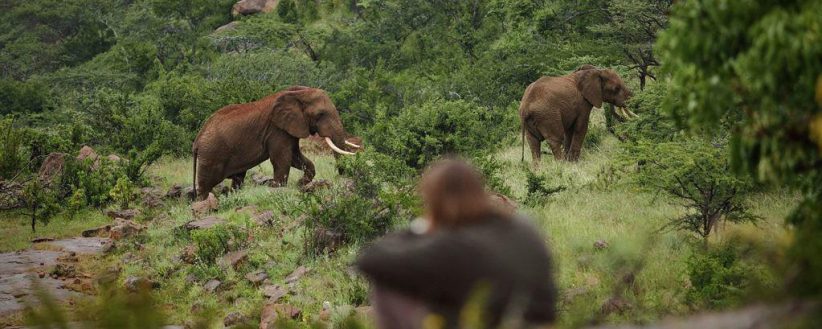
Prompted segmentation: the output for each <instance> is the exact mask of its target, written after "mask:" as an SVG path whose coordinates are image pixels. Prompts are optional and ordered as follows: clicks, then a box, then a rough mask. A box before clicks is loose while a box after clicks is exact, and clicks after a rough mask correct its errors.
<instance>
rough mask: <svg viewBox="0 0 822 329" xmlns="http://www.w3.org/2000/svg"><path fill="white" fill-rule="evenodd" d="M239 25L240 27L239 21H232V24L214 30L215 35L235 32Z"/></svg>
mask: <svg viewBox="0 0 822 329" xmlns="http://www.w3.org/2000/svg"><path fill="white" fill-rule="evenodd" d="M237 25H240V22H238V21H232V22H230V23H228V24H226V25H223V26H220V27H218V28H217V29H216V30H214V33H222V32H229V31H234V30H236V29H237Z"/></svg>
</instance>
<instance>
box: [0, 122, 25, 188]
mask: <svg viewBox="0 0 822 329" xmlns="http://www.w3.org/2000/svg"><path fill="white" fill-rule="evenodd" d="M0 131H2V133H0V178H2V179H11V178H14V176H16V175H17V174H19V173H20V172H21V171H22V170H23V169H24V168H25V163H26V162H25V159H24V156H23V149H22V148H21V145H22V143H23V131H22V129H18V128H15V127H14V121H13V120H11V119H3V120H0Z"/></svg>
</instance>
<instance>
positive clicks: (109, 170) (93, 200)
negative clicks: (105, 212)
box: [59, 157, 126, 207]
mask: <svg viewBox="0 0 822 329" xmlns="http://www.w3.org/2000/svg"><path fill="white" fill-rule="evenodd" d="M96 161H97V162H96V164H95V161H94V160H92V159H90V158H89V159H85V160H83V161H78V160H75V159H74V158H73V157H66V162H65V165H64V167H63V176H61V178H60V181H59V186H60V188H59V191H60V195H61V196H68V195H71V194H72V193H73V191H76V190H83V191H84V192H85V193H84V195H85V198H86V199H85V204H87V205H90V206H94V207H101V206H104V205H106V204H107V203H108V202H109V201H110V200H111V198H112V195H111V194H110V193H109V192H110V191H112V189H114V186H115V185H116V184H117V180H118V179H120V178H121V177H124V176H126V174H125V172H124V171H123V167H122V166H120V165H119V164H118V163H113V162H111V161H108V159H105V158H100V159H98V160H96Z"/></svg>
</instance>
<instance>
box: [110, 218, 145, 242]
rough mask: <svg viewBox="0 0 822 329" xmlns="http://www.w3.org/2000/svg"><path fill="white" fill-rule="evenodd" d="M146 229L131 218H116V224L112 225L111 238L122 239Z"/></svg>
mask: <svg viewBox="0 0 822 329" xmlns="http://www.w3.org/2000/svg"><path fill="white" fill-rule="evenodd" d="M143 230H145V227H144V226H142V225H140V224H137V223H135V222H133V221H130V220H125V219H120V218H118V219H115V220H114V226H112V227H111V230H110V232H109V238H111V239H112V240H115V241H117V240H121V239H124V238H130V237H133V236H135V235H137V234H139V233H140V232H142V231H143Z"/></svg>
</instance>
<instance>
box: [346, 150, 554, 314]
mask: <svg viewBox="0 0 822 329" xmlns="http://www.w3.org/2000/svg"><path fill="white" fill-rule="evenodd" d="M419 189H420V192H421V196H422V199H423V203H424V218H426V219H425V220H419V219H418V220H417V221H415V223H412V225H411V228H410V229H408V230H405V231H401V232H397V233H394V234H390V235H387V236H385V237H384V238H382V239H381V240H379V241H377V242H375V243H373V244H372V245H370V246H367V247H365V248H364V249H363V250H362V251H361V252H360V254H359V255H358V257H357V259H356V261H355V266H356V268H357V269H358V270H359V271H360V272H361V273H363V275H364V276H365V277H366V278H367V279H368V280H369V281H370V283H371V286H372V295H371V300H372V304H374V305H373V306H374V311H375V313H376V320H377V325H378V327H379V328H392V329H401V328H409V329H410V328H421V327H425V328H431V327H439V328H459V327H464V326H469V325H470V327H483V328H495V327H500V326H504V327H506V328H511V327H517V328H534V327H537V326H539V327H542V326H544V325H549V324H551V323H553V321H554V320H555V318H556V305H555V304H556V298H557V291H556V287H555V284H554V279H553V277H552V263H551V256H550V254H549V251H548V249H547V246H546V244H545V242H544V239H543V237H542V236H541V235H540V234H539V233H538V232H537V229H536V228H535V227H534V226H533V225H532V224H530V223H529V222H528V220H526V219H524V218H521V217H518V216H515V215H513V214H511V213H509V212H506V211H504V210H502V208H500V207H497V206H496V205H495V204H494V202H493V200H492V199H491V197H490V196H489V194H488V193H487V192H486V190H485V184H484V181H483V179H482V176H481V175H480V174H479V173H478V172H477V171H476V170H475V169H474V168H473V167H471V166H470V165H469V164H467V163H466V162H464V161H462V160H457V159H449V160H443V161H440V162H437V163H435V164H434V165H432V166H431V167H429V168H428V169H427V170H426V172H425V173H424V174H423V177H422V179H421V183H420V185H419ZM469 305H479V306H477V307H475V308H473V310H475V312H473V313H471V312H470V310H471V308H470V306H469ZM471 314H473V315H474V316H473V317H472V316H471ZM472 319H473V320H472ZM468 321H475V322H480V323H479V324H480V326H476V324H477V323H470V324H469V323H464V322H468Z"/></svg>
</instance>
